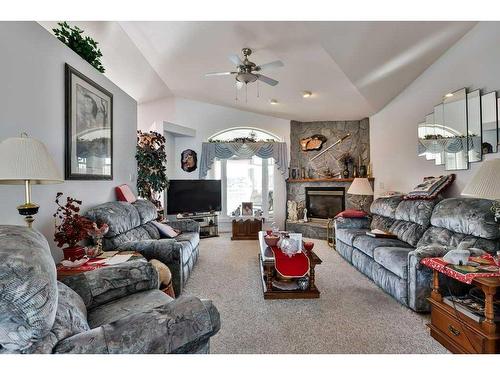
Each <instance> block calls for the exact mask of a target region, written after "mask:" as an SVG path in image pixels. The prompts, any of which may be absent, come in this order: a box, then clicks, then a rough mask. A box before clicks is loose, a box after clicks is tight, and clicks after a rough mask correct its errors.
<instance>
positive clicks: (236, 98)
mask: <svg viewBox="0 0 500 375" xmlns="http://www.w3.org/2000/svg"><path fill="white" fill-rule="evenodd" d="M234 91H235V94H236V95H235V96H234V101H235V102H237V101H238V87H237V86H234Z"/></svg>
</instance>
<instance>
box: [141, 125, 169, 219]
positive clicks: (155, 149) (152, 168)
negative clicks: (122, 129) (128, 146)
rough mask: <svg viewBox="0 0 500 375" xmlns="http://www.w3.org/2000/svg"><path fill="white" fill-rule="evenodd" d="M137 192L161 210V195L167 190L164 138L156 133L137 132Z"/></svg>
mask: <svg viewBox="0 0 500 375" xmlns="http://www.w3.org/2000/svg"><path fill="white" fill-rule="evenodd" d="M135 159H136V160H137V192H138V193H139V196H140V197H142V198H145V199H147V200H149V201H150V202H152V203H153V204H154V205H155V206H156V207H158V209H161V208H162V204H161V194H162V193H163V191H165V189H167V188H168V178H167V175H166V167H165V164H166V162H167V154H166V153H165V137H164V136H163V135H161V134H160V133H157V132H142V131H140V130H138V131H137V147H136V154H135Z"/></svg>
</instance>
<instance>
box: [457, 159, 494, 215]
mask: <svg viewBox="0 0 500 375" xmlns="http://www.w3.org/2000/svg"><path fill="white" fill-rule="evenodd" d="M462 195H465V196H469V197H474V198H484V199H491V200H494V201H495V202H494V203H493V204H492V206H491V211H492V212H493V213H494V214H495V221H497V222H499V221H500V202H499V201H498V200H499V199H500V159H492V160H485V161H483V163H482V165H481V168H479V170H478V171H477V172H476V174H475V175H474V177H472V179H471V180H470V181H469V183H468V184H467V185H466V186H465V188H464V190H463V191H462Z"/></svg>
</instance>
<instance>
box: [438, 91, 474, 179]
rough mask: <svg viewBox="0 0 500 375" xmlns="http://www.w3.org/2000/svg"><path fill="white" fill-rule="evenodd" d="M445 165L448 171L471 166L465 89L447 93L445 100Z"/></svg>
mask: <svg viewBox="0 0 500 375" xmlns="http://www.w3.org/2000/svg"><path fill="white" fill-rule="evenodd" d="M443 105H444V109H443V112H444V128H445V132H446V133H447V134H446V135H445V138H444V142H443V144H444V152H445V157H444V165H445V169H446V170H447V171H454V170H459V169H467V168H469V161H468V142H467V138H468V137H467V94H466V90H465V89H461V90H458V91H455V92H453V93H451V94H447V95H446V96H445V98H444V100H443Z"/></svg>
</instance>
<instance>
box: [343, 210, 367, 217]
mask: <svg viewBox="0 0 500 375" xmlns="http://www.w3.org/2000/svg"><path fill="white" fill-rule="evenodd" d="M367 216H368V214H367V213H366V212H365V211H361V210H345V211H342V212H339V213H338V214H337V215H336V216H335V219H337V218H339V217H344V218H363V217H367Z"/></svg>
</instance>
